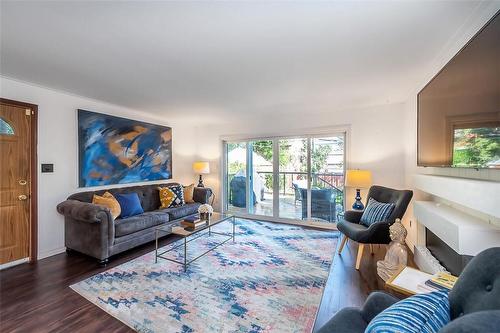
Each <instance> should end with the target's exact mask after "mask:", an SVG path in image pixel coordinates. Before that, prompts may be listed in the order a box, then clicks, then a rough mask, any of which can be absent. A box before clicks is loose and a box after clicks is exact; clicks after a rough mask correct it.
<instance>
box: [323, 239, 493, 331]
mask: <svg viewBox="0 0 500 333" xmlns="http://www.w3.org/2000/svg"><path fill="white" fill-rule="evenodd" d="M449 300H450V308H451V309H450V310H451V311H450V312H451V313H450V315H451V322H450V323H449V324H448V325H446V326H445V327H443V328H442V329H440V330H439V333H490V332H491V333H493V332H500V247H493V248H490V249H487V250H484V251H483V252H481V253H479V254H478V255H477V256H475V257H474V258H473V259H472V260H471V261H470V262H469V263H468V264H467V266H465V269H464V270H463V272H462V273H461V274H460V277H459V279H458V281H457V282H456V283H455V286H453V289H452V290H451V291H450V294H449ZM397 301H399V299H397V298H396V297H394V296H391V295H389V294H386V293H383V292H373V293H371V294H370V296H368V298H367V300H366V302H365V304H364V305H363V307H362V308H344V309H342V310H340V311H339V312H337V314H335V316H333V317H332V318H331V319H330V320H329V321H328V322H327V323H326V324H325V325H324V326H323V327H321V328H320V329H319V330H318V331H317V333H356V332H360V333H361V332H364V331H365V329H366V327H367V326H368V324H369V323H370V321H371V320H372V319H373V318H374V317H375V316H376V315H377V314H379V313H380V312H382V311H384V310H385V309H386V308H388V307H389V306H391V305H392V304H394V303H396V302H397Z"/></svg>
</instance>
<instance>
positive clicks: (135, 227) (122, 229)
mask: <svg viewBox="0 0 500 333" xmlns="http://www.w3.org/2000/svg"><path fill="white" fill-rule="evenodd" d="M168 221H169V215H168V214H167V213H165V212H160V211H154V212H146V213H143V214H140V215H135V216H132V217H128V218H124V219H117V220H115V222H116V223H115V236H116V237H122V236H125V235H129V234H132V233H134V232H136V231H139V230H143V229H147V228H151V227H154V226H156V225H160V224H162V223H165V222H168Z"/></svg>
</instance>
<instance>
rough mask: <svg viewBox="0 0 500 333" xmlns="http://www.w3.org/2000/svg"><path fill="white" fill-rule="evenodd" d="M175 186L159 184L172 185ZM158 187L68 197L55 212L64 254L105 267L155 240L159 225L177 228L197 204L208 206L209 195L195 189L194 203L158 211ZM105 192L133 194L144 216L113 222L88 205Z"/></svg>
mask: <svg viewBox="0 0 500 333" xmlns="http://www.w3.org/2000/svg"><path fill="white" fill-rule="evenodd" d="M175 184H176V183H169V184H161V186H165V185H175ZM158 186H160V185H158V184H155V185H144V186H132V187H122V188H114V189H109V190H98V191H90V192H80V193H75V194H72V195H70V196H69V197H68V199H67V200H66V201H64V202H61V203H60V204H59V205H57V211H58V212H59V213H60V214H62V215H64V239H65V241H64V242H65V246H66V248H67V249H68V250H75V251H78V252H81V253H84V254H87V255H89V256H92V257H94V258H97V259H98V260H99V263H100V264H106V263H107V262H108V259H109V257H111V256H112V255H115V254H117V253H120V252H123V251H126V250H129V249H131V248H134V247H136V246H138V245H141V244H144V243H147V242H150V241H152V240H154V239H155V233H154V230H155V228H156V227H158V226H159V225H169V226H174V225H178V224H179V222H180V221H181V220H182V219H183V218H184V217H185V216H188V215H192V214H195V213H196V212H197V211H198V207H199V206H200V205H201V204H204V203H208V200H209V198H210V196H211V195H212V191H211V190H210V189H209V188H201V187H195V188H194V193H193V200H194V201H195V202H194V203H186V204H185V205H183V206H181V207H176V208H167V209H161V210H160V209H158V208H159V207H160V197H159V193H158ZM106 191H109V192H110V193H111V194H116V193H133V192H135V193H137V194H138V196H139V199H140V201H141V205H142V208H143V209H144V213H143V214H140V215H136V216H132V217H128V218H124V219H121V218H117V219H116V220H114V219H113V218H112V216H111V213H110V211H109V209H108V208H105V207H103V206H98V205H95V204H92V197H93V195H94V194H97V195H102V194H103V193H104V192H106Z"/></svg>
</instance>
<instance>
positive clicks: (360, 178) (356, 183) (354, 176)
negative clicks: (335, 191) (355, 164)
mask: <svg viewBox="0 0 500 333" xmlns="http://www.w3.org/2000/svg"><path fill="white" fill-rule="evenodd" d="M371 184H372V173H371V172H370V171H368V170H347V173H346V178H345V186H346V187H354V188H368V187H370V185H371Z"/></svg>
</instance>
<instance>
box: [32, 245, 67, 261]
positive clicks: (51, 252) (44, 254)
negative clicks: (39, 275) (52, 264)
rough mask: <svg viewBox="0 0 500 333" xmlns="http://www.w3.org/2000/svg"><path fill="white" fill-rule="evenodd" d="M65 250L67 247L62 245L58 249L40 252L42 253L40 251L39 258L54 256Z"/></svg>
mask: <svg viewBox="0 0 500 333" xmlns="http://www.w3.org/2000/svg"><path fill="white" fill-rule="evenodd" d="M65 251H66V247H60V248H57V249H53V250H49V251H44V252H40V253H38V260H40V259H45V258H48V257H52V256H55V255H56V254H60V253H63V252H65Z"/></svg>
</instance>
